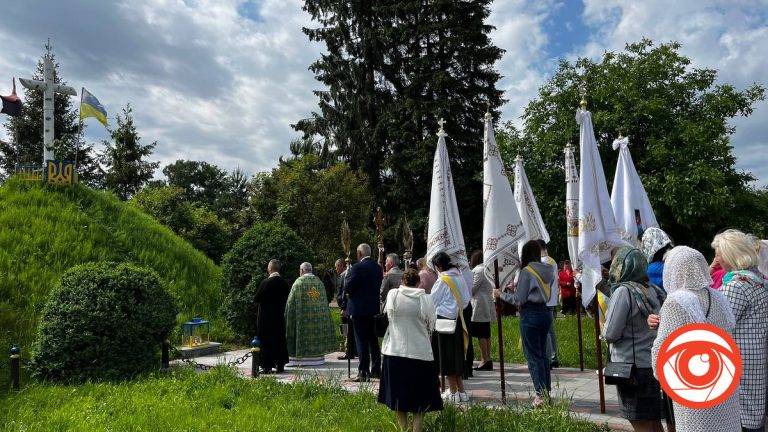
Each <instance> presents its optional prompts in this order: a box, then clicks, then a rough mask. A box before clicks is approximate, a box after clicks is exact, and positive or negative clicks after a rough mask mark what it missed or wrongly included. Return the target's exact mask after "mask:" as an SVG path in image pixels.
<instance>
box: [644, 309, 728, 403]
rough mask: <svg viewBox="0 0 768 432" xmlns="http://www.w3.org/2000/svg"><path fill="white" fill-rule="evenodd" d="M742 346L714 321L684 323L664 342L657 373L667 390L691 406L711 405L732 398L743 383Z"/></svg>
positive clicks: (657, 361) (662, 385)
mask: <svg viewBox="0 0 768 432" xmlns="http://www.w3.org/2000/svg"><path fill="white" fill-rule="evenodd" d="M741 372H742V363H741V353H740V352H739V346H738V345H736V342H735V341H734V340H733V338H732V337H731V335H729V334H728V332H726V331H725V330H722V329H721V328H719V327H716V326H714V325H712V324H706V323H696V324H687V325H684V326H682V327H680V328H678V329H676V330H675V331H673V332H672V333H671V334H670V335H669V337H668V338H667V339H666V340H665V341H664V343H663V344H662V345H661V349H660V350H659V355H658V357H657V359H656V374H657V375H658V377H659V383H660V384H661V387H662V388H663V389H664V392H666V393H667V395H669V397H671V398H672V399H673V400H674V401H675V402H677V403H679V404H680V405H683V406H686V407H688V408H695V409H701V408H711V407H713V406H715V405H719V404H721V403H723V402H724V401H725V400H726V399H728V398H729V397H731V395H732V394H733V392H734V391H736V388H737V387H738V386H739V380H740V379H741Z"/></svg>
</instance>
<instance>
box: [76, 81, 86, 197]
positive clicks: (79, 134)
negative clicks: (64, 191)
mask: <svg viewBox="0 0 768 432" xmlns="http://www.w3.org/2000/svg"><path fill="white" fill-rule="evenodd" d="M84 91H85V87H80V107H79V108H78V110H77V117H78V118H79V121H78V125H77V144H76V145H75V182H77V177H78V176H77V160H78V156H79V155H80V140H81V139H82V138H83V116H82V110H83V93H84Z"/></svg>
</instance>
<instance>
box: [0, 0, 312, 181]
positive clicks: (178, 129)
mask: <svg viewBox="0 0 768 432" xmlns="http://www.w3.org/2000/svg"><path fill="white" fill-rule="evenodd" d="M62 3H63V2H62ZM241 3H242V1H235V0H226V1H220V0H197V1H187V2H182V1H175V0H124V1H122V2H118V3H108V2H89V3H85V4H80V5H78V6H76V7H72V6H65V5H63V4H59V2H45V1H30V2H27V3H25V4H24V5H23V6H22V5H20V6H19V7H14V8H12V12H10V13H6V14H5V16H4V17H3V18H2V20H3V26H2V28H0V59H2V60H0V76H8V77H10V76H11V75H16V76H19V75H21V76H28V75H29V74H30V73H31V71H32V70H33V69H34V66H35V64H36V62H37V59H38V58H39V55H40V54H42V47H41V46H42V44H43V43H44V42H45V40H44V36H42V35H50V36H51V39H52V42H53V43H54V50H55V53H56V55H57V59H58V61H59V63H60V65H61V71H62V75H63V76H64V78H65V79H66V80H67V81H68V82H69V83H70V84H71V85H73V86H75V87H79V86H80V85H85V86H86V87H88V89H89V90H90V91H91V92H92V93H94V94H95V95H96V96H97V97H99V99H100V100H101V102H102V103H103V104H104V105H105V106H106V107H107V109H108V111H109V113H110V114H111V115H114V114H117V113H118V112H119V111H120V109H121V108H122V107H123V106H124V105H125V104H126V103H127V102H130V103H131V105H132V106H133V109H134V115H135V119H136V124H137V127H138V128H139V132H140V133H141V134H142V136H143V137H144V138H145V139H146V140H157V141H158V146H157V148H156V150H155V157H156V158H158V159H160V160H161V161H162V162H163V164H165V163H168V162H172V161H173V160H176V159H178V158H185V159H205V160H208V161H210V162H212V163H215V164H218V165H221V166H224V167H226V168H229V169H232V168H234V167H235V166H241V167H243V168H245V169H246V170H247V171H250V172H255V171H260V170H265V169H269V168H271V167H273V166H274V165H275V163H276V162H277V159H278V157H279V156H280V155H281V154H284V153H286V152H287V149H288V144H289V142H290V141H291V140H292V139H293V138H295V137H297V136H298V134H297V133H295V132H294V131H293V130H292V129H291V127H290V124H291V123H293V122H295V121H296V120H298V119H300V118H302V117H305V116H306V115H307V114H308V113H309V112H310V111H311V110H312V109H313V108H314V107H315V106H316V99H315V97H314V96H313V94H312V90H313V89H315V88H317V87H318V86H319V84H318V83H317V82H316V81H315V80H314V77H313V75H312V73H311V72H310V71H308V69H307V68H308V66H309V64H310V63H311V62H312V61H313V60H314V59H316V58H317V57H318V55H319V53H320V47H319V46H318V45H317V44H311V43H310V42H309V41H308V40H307V38H306V36H305V35H304V34H303V33H302V31H301V28H302V26H307V25H310V24H311V23H310V20H309V16H308V15H307V14H306V13H305V12H303V11H302V10H301V4H300V3H299V2H298V1H297V0H292V1H282V0H268V1H260V2H258V3H253V4H252V5H250V6H252V8H251V9H250V12H252V13H257V14H258V16H248V17H247V16H241V15H240V14H238V6H239V5H240V4H241ZM44 6H45V7H48V9H46V8H45V7H44ZM0 88H4V86H0ZM87 131H88V137H89V138H91V140H96V139H100V138H103V137H104V136H105V134H104V132H103V131H101V130H100V127H99V126H97V125H94V126H93V127H90V128H88V129H87Z"/></svg>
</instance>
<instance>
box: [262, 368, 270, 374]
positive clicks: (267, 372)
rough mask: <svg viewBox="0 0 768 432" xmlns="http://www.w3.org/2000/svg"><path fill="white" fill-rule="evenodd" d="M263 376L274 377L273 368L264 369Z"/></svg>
mask: <svg viewBox="0 0 768 432" xmlns="http://www.w3.org/2000/svg"><path fill="white" fill-rule="evenodd" d="M261 374H262V375H272V368H269V369H262V371H261Z"/></svg>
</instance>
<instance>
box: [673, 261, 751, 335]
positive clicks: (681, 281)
mask: <svg viewBox="0 0 768 432" xmlns="http://www.w3.org/2000/svg"><path fill="white" fill-rule="evenodd" d="M711 285H712V277H711V276H710V275H709V266H708V265H707V260H706V259H705V258H704V255H702V254H701V252H699V251H697V250H695V249H691V248H689V247H687V246H678V247H675V248H674V249H672V250H671V251H669V253H668V254H667V259H666V260H665V263H664V287H665V288H666V290H667V294H668V295H667V299H674V300H675V301H676V302H677V303H678V304H679V305H680V306H682V307H683V309H685V310H686V312H688V314H689V315H690V317H691V319H693V321H694V322H705V321H706V320H707V317H706V315H705V313H704V310H703V309H702V305H701V302H700V301H699V298H698V297H697V296H696V294H695V292H696V291H701V290H709V292H710V296H711V299H712V303H718V304H719V306H720V308H721V309H722V311H723V313H724V314H725V316H726V321H728V324H729V329H731V328H733V326H734V325H736V318H734V316H733V312H732V311H731V306H730V304H729V303H728V300H727V299H726V298H725V296H724V295H723V293H721V292H719V291H716V290H713V289H710V288H709V287H710V286H711Z"/></svg>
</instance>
